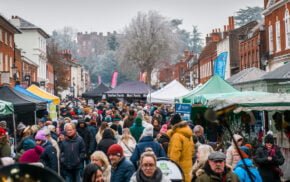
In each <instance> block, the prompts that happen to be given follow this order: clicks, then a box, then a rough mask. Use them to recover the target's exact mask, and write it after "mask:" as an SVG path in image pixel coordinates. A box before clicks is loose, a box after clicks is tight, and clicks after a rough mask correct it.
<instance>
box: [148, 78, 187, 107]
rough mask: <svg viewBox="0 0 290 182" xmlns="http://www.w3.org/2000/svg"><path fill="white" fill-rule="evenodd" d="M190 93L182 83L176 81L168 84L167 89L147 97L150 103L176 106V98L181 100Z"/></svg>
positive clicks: (164, 88)
mask: <svg viewBox="0 0 290 182" xmlns="http://www.w3.org/2000/svg"><path fill="white" fill-rule="evenodd" d="M188 93H189V90H188V89H186V88H185V87H184V86H183V85H182V84H181V83H179V82H178V81H176V80H173V81H172V82H170V83H168V84H167V85H166V86H165V87H163V88H161V89H160V90H157V91H156V92H153V93H151V94H150V93H149V94H148V95H147V102H149V103H164V104H174V100H175V98H179V97H181V96H183V95H186V94H188Z"/></svg>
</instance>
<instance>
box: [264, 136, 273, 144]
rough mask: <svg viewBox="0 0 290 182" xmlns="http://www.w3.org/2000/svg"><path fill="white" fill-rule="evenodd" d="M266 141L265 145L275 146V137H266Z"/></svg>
mask: <svg viewBox="0 0 290 182" xmlns="http://www.w3.org/2000/svg"><path fill="white" fill-rule="evenodd" d="M264 141H265V143H271V144H274V137H273V135H266V137H265V140H264Z"/></svg>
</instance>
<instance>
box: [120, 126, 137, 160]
mask: <svg viewBox="0 0 290 182" xmlns="http://www.w3.org/2000/svg"><path fill="white" fill-rule="evenodd" d="M118 144H119V145H120V146H121V147H122V148H123V151H124V156H125V157H126V158H127V159H130V157H131V156H132V154H133V152H134V149H135V147H136V141H135V139H134V137H133V136H132V135H131V134H130V130H129V128H124V129H123V135H122V136H121V139H120V141H119V142H118Z"/></svg>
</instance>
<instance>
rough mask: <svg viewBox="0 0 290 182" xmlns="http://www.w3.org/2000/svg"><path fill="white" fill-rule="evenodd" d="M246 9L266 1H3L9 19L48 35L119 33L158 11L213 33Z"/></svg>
mask: <svg viewBox="0 0 290 182" xmlns="http://www.w3.org/2000/svg"><path fill="white" fill-rule="evenodd" d="M246 6H260V7H262V6H263V0H0V13H1V14H2V15H4V16H5V17H6V18H10V17H11V16H12V15H18V16H20V17H22V18H24V19H26V20H28V21H29V22H31V23H33V24H35V25H36V26H39V27H40V28H42V29H43V30H44V31H46V32H47V33H49V34H51V32H52V31H53V30H55V29H61V28H63V27H65V26H70V27H74V28H75V29H77V30H78V31H81V32H85V31H87V32H93V31H94V32H104V33H106V32H112V31H113V30H116V31H117V32H120V31H122V30H123V28H124V27H125V26H126V25H128V24H129V23H130V21H131V19H132V18H133V17H135V16H136V15H137V12H138V11H143V12H147V11H149V10H156V11H158V12H159V13H160V14H161V15H163V16H165V17H167V18H169V19H182V20H183V25H182V26H181V28H184V29H186V30H187V31H191V30H192V25H197V26H198V28H199V31H200V32H202V33H203V36H205V34H207V33H210V32H211V30H212V29H214V28H221V29H223V25H226V24H227V22H228V16H232V15H235V14H234V12H236V11H237V10H239V9H240V8H245V7H246Z"/></svg>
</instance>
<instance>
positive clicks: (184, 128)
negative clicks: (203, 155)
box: [167, 121, 194, 182]
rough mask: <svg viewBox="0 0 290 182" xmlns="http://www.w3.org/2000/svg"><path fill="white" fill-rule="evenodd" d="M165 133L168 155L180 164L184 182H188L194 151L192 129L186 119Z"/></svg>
mask: <svg viewBox="0 0 290 182" xmlns="http://www.w3.org/2000/svg"><path fill="white" fill-rule="evenodd" d="M167 135H168V136H169V138H170V142H169V146H168V157H169V158H170V159H171V160H173V161H174V162H176V163H177V164H178V165H179V166H180V168H181V169H182V170H183V174H184V176H185V182H189V181H190V179H191V168H192V157H193V153H194V144H193V140H192V135H193V134H192V130H191V129H190V128H189V126H188V125H187V122H186V121H181V122H179V123H177V124H175V125H174V126H173V128H172V129H171V130H168V131H167Z"/></svg>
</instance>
